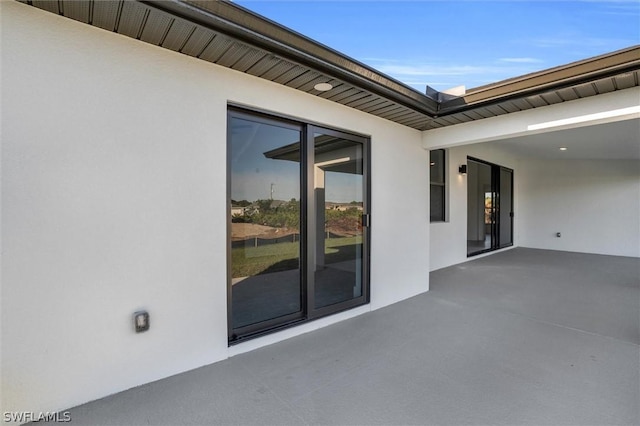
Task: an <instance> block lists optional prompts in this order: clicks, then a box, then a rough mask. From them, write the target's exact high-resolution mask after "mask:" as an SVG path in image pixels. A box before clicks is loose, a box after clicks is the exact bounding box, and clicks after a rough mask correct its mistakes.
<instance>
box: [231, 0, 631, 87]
mask: <svg viewBox="0 0 640 426" xmlns="http://www.w3.org/2000/svg"><path fill="white" fill-rule="evenodd" d="M235 3H236V4H239V5H241V6H244V7H246V8H248V9H250V10H252V11H254V12H256V13H258V14H260V15H262V16H265V17H267V18H269V19H271V20H273V21H276V22H277V23H279V24H281V25H284V26H286V27H288V28H290V29H293V30H294V31H297V32H299V33H301V34H303V35H305V36H307V37H310V38H312V39H314V40H316V41H318V42H320V43H322V44H325V45H327V46H329V47H331V48H333V49H335V50H338V51H339V52H341V53H343V54H346V55H347V56H350V57H352V58H354V59H356V60H358V61H360V62H363V63H365V64H367V65H369V66H371V67H373V68H375V69H377V70H378V71H381V72H383V73H385V74H387V75H389V76H391V77H393V78H395V79H397V80H399V81H401V82H403V83H405V84H407V85H409V86H411V87H413V88H415V89H417V90H419V91H421V92H424V90H425V86H426V85H430V86H431V87H433V88H435V89H438V90H444V89H447V88H450V87H454V86H458V85H465V86H466V87H467V89H469V88H473V87H477V86H481V85H484V84H488V83H493V82H496V81H500V80H504V79H507V78H511V77H516V76H520V75H523V74H527V73H530V72H534V71H539V70H543V69H547V68H551V67H554V66H557V65H563V64H567V63H569V62H573V61H577V60H581V59H585V58H589V57H592V56H596V55H600V54H603V53H608V52H611V51H614V50H618V49H622V48H625V47H629V46H633V45H636V44H640V0H634V1H471V0H469V1H384V0H379V1H335V0H333V1H302V0H299V1H270V0H236V2H235Z"/></svg>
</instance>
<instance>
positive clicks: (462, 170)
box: [458, 164, 467, 175]
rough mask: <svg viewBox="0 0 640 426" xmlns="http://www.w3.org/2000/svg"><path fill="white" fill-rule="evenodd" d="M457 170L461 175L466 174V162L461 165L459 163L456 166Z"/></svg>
mask: <svg viewBox="0 0 640 426" xmlns="http://www.w3.org/2000/svg"><path fill="white" fill-rule="evenodd" d="M458 172H459V173H460V174H461V175H466V174H467V165H466V164H463V165H461V166H460V167H458Z"/></svg>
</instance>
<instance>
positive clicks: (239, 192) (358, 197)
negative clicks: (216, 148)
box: [227, 107, 370, 344]
mask: <svg viewBox="0 0 640 426" xmlns="http://www.w3.org/2000/svg"><path fill="white" fill-rule="evenodd" d="M227 147H228V151H227V152H228V208H229V220H228V226H229V232H228V235H229V237H228V238H229V242H228V250H229V254H228V277H229V278H228V323H229V342H230V344H233V343H238V342H240V341H243V340H245V339H248V338H251V337H256V336H259V335H262V334H265V333H268V332H272V331H274V330H278V329H281V328H283V327H287V326H291V325H294V324H297V323H300V322H304V321H309V320H313V319H316V318H319V317H322V316H325V315H329V314H332V313H335V312H338V311H342V310H346V309H350V308H352V307H355V306H359V305H362V304H365V303H368V301H369V208H370V203H369V194H370V184H369V182H370V179H369V170H370V163H369V149H370V147H369V139H368V138H366V137H363V136H359V135H355V134H349V133H346V132H342V131H338V130H334V129H329V128H325V127H320V126H316V125H313V124H309V123H303V122H297V121H294V120H290V119H285V118H279V117H273V116H269V115H266V114H263V113H259V112H253V111H247V110H243V109H239V108H234V107H230V108H229V114H228V143H227Z"/></svg>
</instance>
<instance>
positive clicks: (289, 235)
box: [229, 117, 302, 328]
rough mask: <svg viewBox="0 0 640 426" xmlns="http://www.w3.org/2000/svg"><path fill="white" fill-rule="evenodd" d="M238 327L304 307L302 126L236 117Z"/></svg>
mask: <svg viewBox="0 0 640 426" xmlns="http://www.w3.org/2000/svg"><path fill="white" fill-rule="evenodd" d="M229 130H230V138H229V139H230V144H229V149H230V155H231V161H230V163H231V164H230V167H231V216H232V218H231V239H232V243H231V245H232V248H231V271H232V272H231V275H232V278H231V280H232V282H231V285H232V291H231V295H232V323H233V328H238V327H244V326H247V325H251V324H256V323H259V322H262V321H267V320H271V319H275V318H279V317H282V316H285V315H289V314H292V313H296V312H301V310H302V303H301V301H302V291H301V280H300V277H301V273H300V140H301V131H300V130H294V129H289V128H284V127H278V126H276V125H273V124H265V123H261V122H257V121H250V120H246V119H241V118H237V117H233V118H232V119H231V123H230V129H229Z"/></svg>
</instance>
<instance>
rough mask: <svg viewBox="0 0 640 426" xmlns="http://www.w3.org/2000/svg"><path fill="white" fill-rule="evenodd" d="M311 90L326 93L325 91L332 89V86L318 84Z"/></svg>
mask: <svg viewBox="0 0 640 426" xmlns="http://www.w3.org/2000/svg"><path fill="white" fill-rule="evenodd" d="M313 88H314V89H316V90H317V91H318V92H326V91H327V90H331V89H333V86H332V85H331V84H329V83H318V84H316V85H315V86H313Z"/></svg>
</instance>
